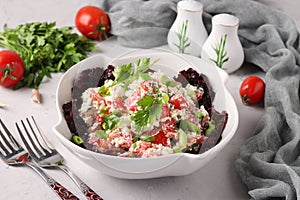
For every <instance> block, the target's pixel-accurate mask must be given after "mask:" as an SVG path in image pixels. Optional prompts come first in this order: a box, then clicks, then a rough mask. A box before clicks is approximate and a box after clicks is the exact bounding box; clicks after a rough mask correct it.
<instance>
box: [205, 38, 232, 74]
mask: <svg viewBox="0 0 300 200" xmlns="http://www.w3.org/2000/svg"><path fill="white" fill-rule="evenodd" d="M226 39H227V35H226V34H225V35H224V36H222V37H221V39H220V41H217V42H216V44H215V46H214V47H213V49H214V50H215V52H216V54H217V58H216V59H213V58H210V60H211V61H213V62H214V63H215V64H216V65H217V66H218V67H220V68H222V66H223V64H224V63H225V62H227V61H228V60H229V57H228V56H227V52H226V51H225V44H226Z"/></svg>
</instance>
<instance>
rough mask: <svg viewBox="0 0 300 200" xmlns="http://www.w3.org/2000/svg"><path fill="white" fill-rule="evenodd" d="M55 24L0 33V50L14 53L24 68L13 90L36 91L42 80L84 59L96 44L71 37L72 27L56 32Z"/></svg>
mask: <svg viewBox="0 0 300 200" xmlns="http://www.w3.org/2000/svg"><path fill="white" fill-rule="evenodd" d="M55 25H56V23H55V22H52V23H47V22H33V23H26V24H21V25H19V26H17V27H16V28H14V29H8V28H7V27H6V26H4V31H3V32H1V33H0V46H2V47H5V48H7V49H10V50H12V51H15V52H16V53H18V54H19V55H20V57H21V58H22V59H23V61H24V64H25V73H24V77H23V79H22V80H21V81H20V82H19V84H17V85H16V86H15V88H14V89H18V88H21V87H24V86H28V87H30V88H35V89H38V87H39V85H40V84H41V82H42V80H43V78H44V77H45V76H47V77H49V78H51V73H53V72H64V71H66V70H67V69H69V68H70V67H71V66H72V65H74V64H75V63H77V62H79V61H80V60H82V59H84V58H86V57H87V53H89V52H91V51H93V50H94V49H95V47H96V44H95V43H94V42H92V41H91V40H89V39H87V38H85V37H83V36H80V35H78V34H76V33H72V27H63V28H55Z"/></svg>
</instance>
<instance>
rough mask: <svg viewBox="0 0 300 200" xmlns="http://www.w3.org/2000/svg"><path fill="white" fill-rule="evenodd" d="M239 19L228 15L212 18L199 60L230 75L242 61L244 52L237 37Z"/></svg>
mask: <svg viewBox="0 0 300 200" xmlns="http://www.w3.org/2000/svg"><path fill="white" fill-rule="evenodd" d="M238 26H239V19H238V18H237V17H235V16H233V15H230V14H218V15H215V16H213V18H212V30H211V33H210V34H209V36H208V38H207V40H206V41H205V43H204V45H203V48H202V53H201V58H202V59H204V60H206V61H209V62H213V63H214V64H215V65H216V66H218V67H220V68H222V69H224V70H225V71H226V72H227V73H232V72H234V71H236V70H237V69H239V68H240V67H241V65H242V63H243V61H244V51H243V47H242V45H241V42H240V40H239V37H238Z"/></svg>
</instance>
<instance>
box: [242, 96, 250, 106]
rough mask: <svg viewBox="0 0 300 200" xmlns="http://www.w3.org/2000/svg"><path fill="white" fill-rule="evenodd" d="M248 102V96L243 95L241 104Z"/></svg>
mask: <svg viewBox="0 0 300 200" xmlns="http://www.w3.org/2000/svg"><path fill="white" fill-rule="evenodd" d="M249 101H250V99H249V98H248V96H247V95H246V94H244V95H243V96H242V102H243V104H248V103H249Z"/></svg>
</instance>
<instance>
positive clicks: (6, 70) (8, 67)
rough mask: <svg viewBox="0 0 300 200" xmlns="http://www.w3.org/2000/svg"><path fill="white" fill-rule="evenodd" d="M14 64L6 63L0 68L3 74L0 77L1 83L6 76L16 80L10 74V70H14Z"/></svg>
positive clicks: (15, 78)
mask: <svg viewBox="0 0 300 200" xmlns="http://www.w3.org/2000/svg"><path fill="white" fill-rule="evenodd" d="M14 66H15V64H14V63H12V65H10V64H6V66H5V68H2V69H0V72H3V74H4V75H3V76H2V77H1V80H0V82H1V83H3V81H4V80H5V79H6V78H7V77H8V78H10V79H12V80H17V77H15V76H13V75H12V72H13V71H14Z"/></svg>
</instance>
